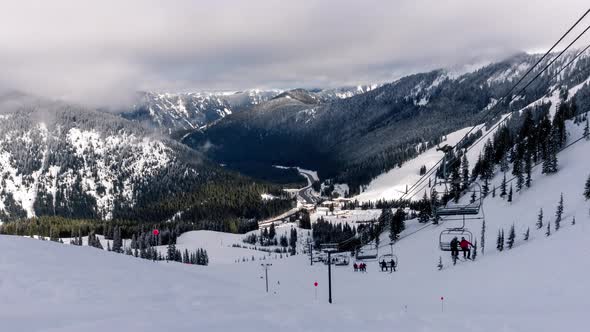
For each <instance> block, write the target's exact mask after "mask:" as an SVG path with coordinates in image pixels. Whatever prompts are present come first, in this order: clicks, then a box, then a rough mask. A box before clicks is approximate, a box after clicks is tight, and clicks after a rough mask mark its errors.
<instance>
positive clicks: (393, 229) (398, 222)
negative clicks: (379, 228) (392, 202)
mask: <svg viewBox="0 0 590 332" xmlns="http://www.w3.org/2000/svg"><path fill="white" fill-rule="evenodd" d="M405 220H406V213H405V212H404V210H403V208H398V209H397V210H396V211H395V214H394V215H393V218H392V219H391V225H390V227H389V239H390V240H391V242H395V241H397V240H398V239H399V234H400V233H401V232H403V230H404V229H406V224H405V223H404V221H405Z"/></svg>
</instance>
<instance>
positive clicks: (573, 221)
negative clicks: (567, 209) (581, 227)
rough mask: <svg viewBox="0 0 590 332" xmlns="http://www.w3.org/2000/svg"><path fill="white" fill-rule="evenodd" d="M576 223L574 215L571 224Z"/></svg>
mask: <svg viewBox="0 0 590 332" xmlns="http://www.w3.org/2000/svg"><path fill="white" fill-rule="evenodd" d="M575 224H576V216H574V217H573V218H572V226H573V225H575Z"/></svg>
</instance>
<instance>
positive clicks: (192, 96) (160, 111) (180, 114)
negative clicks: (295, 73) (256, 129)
mask: <svg viewBox="0 0 590 332" xmlns="http://www.w3.org/2000/svg"><path fill="white" fill-rule="evenodd" d="M376 87H377V86H376V85H372V86H357V87H341V88H334V89H312V90H304V89H295V90H289V91H286V92H284V91H283V90H276V89H273V90H261V89H251V90H245V91H238V92H190V93H154V92H144V93H140V94H139V97H138V99H139V100H138V102H137V103H136V104H135V105H134V106H133V107H132V110H130V111H125V112H123V113H122V114H121V115H122V116H123V117H124V118H126V119H129V120H132V121H138V122H142V123H144V124H147V125H149V126H151V127H155V128H158V129H159V130H161V131H164V132H166V133H168V134H170V133H173V132H175V131H181V130H192V129H197V128H202V127H204V126H206V125H209V124H211V123H214V122H215V121H218V120H220V119H222V118H224V117H225V116H227V115H229V114H232V113H239V112H242V111H246V110H249V109H251V108H252V107H253V106H255V105H259V104H262V103H264V102H266V101H268V100H270V99H273V98H276V97H278V96H283V95H284V96H287V95H289V94H291V95H295V94H298V95H299V96H300V97H301V98H303V95H304V94H305V95H306V98H308V101H311V102H313V103H324V102H329V101H333V100H336V99H344V98H349V97H352V96H354V95H357V94H360V93H364V92H367V91H370V90H372V89H375V88H376Z"/></svg>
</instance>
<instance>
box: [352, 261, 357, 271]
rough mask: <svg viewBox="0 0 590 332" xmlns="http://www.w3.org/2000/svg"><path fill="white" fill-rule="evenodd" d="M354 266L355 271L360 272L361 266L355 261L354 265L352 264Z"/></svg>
mask: <svg viewBox="0 0 590 332" xmlns="http://www.w3.org/2000/svg"><path fill="white" fill-rule="evenodd" d="M352 267H353V268H354V272H358V270H359V266H358V265H357V264H356V263H354V265H352Z"/></svg>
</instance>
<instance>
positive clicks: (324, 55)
mask: <svg viewBox="0 0 590 332" xmlns="http://www.w3.org/2000/svg"><path fill="white" fill-rule="evenodd" d="M2 2H3V4H2V12H1V13H0V44H1V45H2V52H0V72H1V73H2V75H1V76H0V89H4V90H19V91H24V92H27V93H32V94H37V95H43V96H48V97H52V98H61V99H66V100H71V101H75V102H78V103H82V104H86V105H93V106H102V105H125V104H127V103H129V102H131V101H132V100H133V97H134V93H135V92H136V91H138V90H158V91H190V90H214V89H224V90H240V89H245V88H254V87H258V88H291V87H328V86H339V85H349V84H361V83H371V82H381V81H389V80H392V79H394V78H395V77H397V76H400V75H403V74H407V73H411V72H416V71H422V70H430V69H435V68H440V67H455V66H461V65H465V64H473V63H481V62H484V61H493V60H497V59H500V58H503V57H506V56H508V55H510V54H513V53H515V52H518V51H530V50H535V51H536V50H539V51H540V50H544V49H546V48H547V47H549V46H550V45H551V44H552V42H553V41H554V40H556V39H557V38H558V37H559V36H560V35H561V34H562V33H563V32H564V31H565V30H566V29H567V28H568V27H569V26H570V25H571V24H572V23H573V21H575V20H576V19H577V18H578V17H579V16H580V15H581V14H582V13H583V12H584V11H585V10H586V9H587V8H586V7H587V3H586V2H584V1H581V0H571V1H565V2H555V1H548V0H542V1H536V2H534V3H531V2H530V1H522V0H517V1H507V0H498V1H467V0H461V1H459V0H450V1H421V0H400V1H377V0H366V1H342V0H341V1H336V0H324V1H317V0H300V1H290V2H287V1H274V0H260V1H240V0H216V1H206V0H203V1H188V0H178V1H155V0H127V1H115V0H101V1H89V0H88V1H83V0H70V1H67V0H52V1H32V0H22V1H18V2H17V1H2ZM4 2H6V3H4ZM589 22H590V18H588V19H587V20H586V21H585V23H584V24H582V25H583V26H582V28H584V27H586V26H587V25H588V23H589ZM584 41H586V42H588V41H590V39H589V38H585V39H584ZM584 41H580V44H579V46H580V47H581V46H583V42H584Z"/></svg>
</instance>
